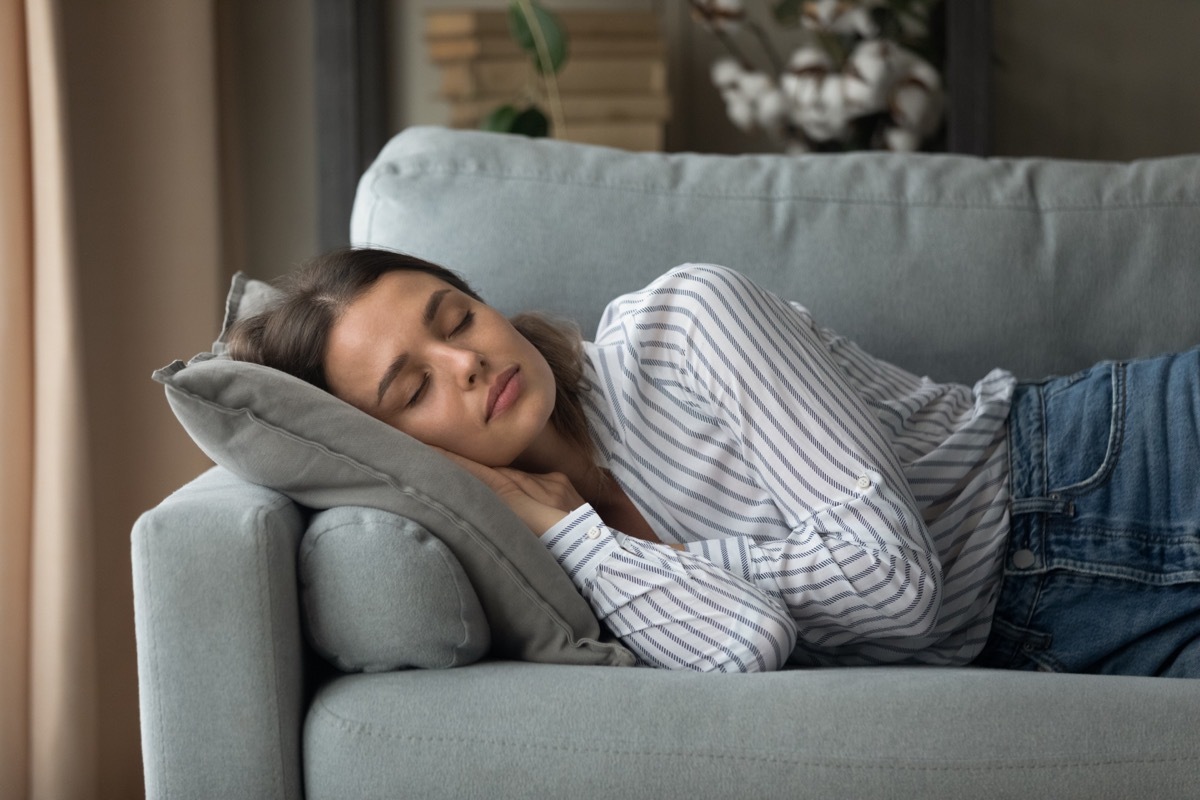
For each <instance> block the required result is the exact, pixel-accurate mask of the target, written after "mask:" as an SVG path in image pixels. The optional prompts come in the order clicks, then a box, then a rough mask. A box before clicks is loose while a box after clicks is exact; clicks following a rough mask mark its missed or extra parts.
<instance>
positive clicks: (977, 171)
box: [351, 127, 1200, 384]
mask: <svg viewBox="0 0 1200 800" xmlns="http://www.w3.org/2000/svg"><path fill="white" fill-rule="evenodd" d="M1197 220H1200V155H1193V156H1178V157H1173V158H1160V159H1150V160H1146V161H1138V162H1132V163H1094V162H1078V161H1065V160H1050V159H982V158H973V157H966V156H954V155H945V154H897V153H879V152H861V153H846V154H839V155H829V154H812V155H805V156H784V155H741V156H722V155H707V154H695V153H631V152H626V151H621V150H615V149H609V148H603V147H589V146H585V145H580V144H575V143H572V142H562V141H552V140H545V139H540V140H531V139H528V138H526V137H523V136H509V135H502V134H494V133H483V132H479V131H458V130H446V129H443V128H432V127H412V128H408V129H406V130H404V131H403V132H402V133H400V134H399V135H398V136H396V137H395V138H393V139H392V140H391V141H390V142H389V143H388V144H387V146H385V147H384V148H383V150H382V152H380V154H379V156H378V157H377V158H376V160H375V162H374V163H373V164H372V166H371V167H370V168H369V169H368V170H367V171H366V173H365V174H364V175H363V177H362V179H361V180H360V182H359V187H358V194H357V196H356V198H355V206H354V213H353V216H352V218H351V241H352V242H353V243H355V244H359V245H368V244H373V245H377V246H380V247H386V248H389V249H393V250H400V251H403V252H405V253H409V254H411V255H414V256H418V257H421V258H426V259H428V260H430V261H434V262H436V263H439V264H442V265H443V266H446V267H449V268H450V269H452V270H455V271H456V272H459V273H461V274H462V275H463V276H464V277H465V278H466V279H467V280H468V281H469V282H470V283H471V285H472V286H473V287H474V288H475V289H477V290H478V291H479V292H480V293H481V294H482V295H483V297H484V298H486V299H487V300H488V302H489V303H491V304H492V305H494V306H496V307H497V308H499V309H500V310H502V311H504V312H505V313H513V312H516V311H526V310H530V309H540V310H545V311H550V312H554V313H560V314H564V315H566V316H569V317H571V318H573V319H575V320H576V321H577V322H578V323H579V324H580V325H581V326H582V328H583V331H584V334H585V336H589V337H590V336H591V335H592V334H593V333H594V331H595V325H596V322H597V321H598V320H599V318H600V314H601V312H602V311H603V310H604V306H605V304H606V303H608V302H609V301H610V300H612V299H613V298H614V297H616V296H617V295H620V294H622V293H625V292H629V291H634V290H636V289H640V288H642V287H643V286H645V285H646V284H647V283H649V282H650V281H651V280H653V279H654V278H656V277H658V276H659V275H661V274H662V273H664V272H666V271H667V270H668V269H670V268H671V267H674V266H677V265H679V264H683V263H687V262H703V263H716V264H722V265H724V266H727V267H731V268H733V269H736V270H738V271H739V272H742V273H744V274H745V275H747V276H749V277H750V278H752V279H753V280H755V281H756V282H757V283H759V284H760V285H762V286H763V287H765V288H767V289H770V290H771V291H773V292H775V293H776V294H778V295H780V296H781V297H784V298H786V299H788V300H795V301H797V302H799V303H801V304H803V305H804V306H805V307H806V308H808V309H809V310H810V311H812V312H813V315H814V317H815V318H816V319H817V321H818V322H820V323H821V324H822V325H825V326H828V327H830V328H832V329H834V330H836V331H837V332H838V333H840V334H843V335H845V336H847V337H849V338H850V339H852V340H853V341H855V342H857V343H858V344H859V345H861V346H862V347H863V348H864V349H866V351H867V352H868V353H871V354H872V355H874V356H877V357H879V358H883V359H885V360H887V361H890V362H892V363H895V364H898V365H900V366H902V367H905V368H907V369H909V370H910V371H913V372H916V373H917V374H924V375H929V376H930V377H932V378H934V379H935V380H946V381H960V382H965V383H968V384H970V383H974V382H975V381H976V380H978V379H979V378H981V377H983V375H985V374H986V373H987V372H988V371H989V370H990V369H992V368H993V367H1004V368H1007V369H1010V370H1012V371H1013V372H1015V373H1016V374H1017V375H1018V376H1019V377H1021V378H1028V379H1039V378H1042V377H1045V376H1047V375H1049V374H1053V373H1059V374H1063V373H1070V372H1074V371H1075V370H1077V369H1081V368H1083V367H1087V366H1090V365H1092V364H1093V363H1095V362H1097V361H1100V360H1102V359H1107V358H1127V357H1132V356H1137V355H1149V354H1152V353H1156V352H1162V351H1166V350H1180V349H1185V348H1187V347H1190V346H1192V345H1194V344H1195V343H1196V342H1200V314H1197V313H1196V298H1197V297H1200V265H1198V264H1197V260H1196V253H1200V224H1197ZM1164 286H1170V287H1171V290H1170V291H1163V287H1164Z"/></svg>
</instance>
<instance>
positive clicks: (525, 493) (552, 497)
mask: <svg viewBox="0 0 1200 800" xmlns="http://www.w3.org/2000/svg"><path fill="white" fill-rule="evenodd" d="M433 449H434V450H437V451H438V452H439V453H441V454H442V455H444V456H445V457H446V458H448V459H450V460H451V461H453V462H454V463H455V464H458V465H459V466H460V467H462V468H463V469H465V470H466V471H467V472H469V473H471V474H472V475H474V476H475V477H476V478H478V479H479V480H481V481H483V482H484V484H486V485H487V487H488V488H489V489H491V490H492V491H493V492H495V493H496V496H497V497H499V498H500V499H501V500H503V501H504V503H505V505H507V506H508V507H509V508H510V509H512V511H513V513H515V514H516V515H517V516H518V517H520V518H521V521H522V522H524V523H525V524H526V525H528V526H529V529H530V530H531V531H533V532H534V533H536V534H537V535H538V536H541V535H542V534H543V533H545V532H546V531H548V530H550V529H551V528H552V527H554V526H555V525H556V524H557V523H558V521H559V520H561V519H562V518H563V517H565V516H566V515H567V513H568V512H570V511H572V510H574V509H576V508H578V507H579V506H581V505H583V502H584V501H583V498H582V497H580V495H579V492H577V491H575V487H574V486H572V485H571V481H570V480H568V479H567V476H566V475H563V474H561V473H558V472H550V473H547V474H545V475H533V474H530V473H528V472H522V471H521V470H519V469H512V468H511V467H487V466H484V465H483V464H480V463H478V462H476V461H471V460H470V459H468V458H463V457H462V456H460V455H458V454H457V453H451V452H450V451H449V450H443V449H442V448H440V447H435V448H433Z"/></svg>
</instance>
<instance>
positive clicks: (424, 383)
mask: <svg viewBox="0 0 1200 800" xmlns="http://www.w3.org/2000/svg"><path fill="white" fill-rule="evenodd" d="M428 386H429V373H428V372H426V373H425V374H424V375H423V376H422V377H421V385H420V386H418V387H417V390H416V391H415V392H413V396H412V397H410V398H409V399H408V402H407V403H405V404H404V407H405V408H412V407H413V406H415V405H416V404H417V401H418V400H420V399H421V396H422V395H424V394H425V389H426V387H428Z"/></svg>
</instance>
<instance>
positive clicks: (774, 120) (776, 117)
mask: <svg viewBox="0 0 1200 800" xmlns="http://www.w3.org/2000/svg"><path fill="white" fill-rule="evenodd" d="M754 109H755V117H756V118H757V121H758V124H759V126H760V127H762V128H766V129H768V130H770V129H772V128H777V127H779V125H780V124H782V122H783V119H784V117H785V116H786V115H787V111H788V101H787V98H786V97H785V96H784V94H783V92H782V91H781V90H779V89H775V88H772V89H771V90H770V91H768V92H767V93H766V94H763V95H762V96H760V97H759V98H758V102H757V103H756V104H755V107H754Z"/></svg>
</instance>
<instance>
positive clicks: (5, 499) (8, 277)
mask: <svg viewBox="0 0 1200 800" xmlns="http://www.w3.org/2000/svg"><path fill="white" fill-rule="evenodd" d="M213 27H214V25H213V10H212V4H211V2H207V1H206V0H172V2H169V3H159V2H153V3H150V2H143V1H142V0H105V2H102V3H97V2H91V1H90V0H74V1H72V0H24V2H22V0H0V797H3V798H10V797H11V798H23V797H31V798H53V799H54V800H68V799H69V798H110V797H113V798H115V797H122V798H124V797H138V796H141V795H142V782H141V760H140V740H139V736H138V706H137V673H136V655H135V648H134V640H133V606H132V589H131V570H130V561H129V529H130V526H131V525H132V524H133V522H134V520H135V519H136V517H137V515H138V514H139V513H140V512H141V511H143V510H144V509H146V508H148V507H150V506H152V505H154V504H155V503H156V502H158V500H160V499H161V498H162V497H163V496H164V495H165V494H166V493H167V492H169V491H170V490H171V489H172V488H174V487H175V486H178V485H179V484H180V483H182V482H183V481H185V480H187V479H188V478H190V477H192V476H194V475H195V474H197V473H198V472H199V471H200V470H201V469H202V468H203V467H204V466H205V465H206V462H205V461H204V459H203V457H202V456H201V455H200V454H199V453H198V451H197V450H196V449H195V447H194V446H192V445H191V443H190V442H188V441H187V439H186V437H185V436H184V435H183V434H182V432H181V431H180V429H179V428H178V426H177V424H176V423H175V422H174V420H173V418H171V416H170V413H169V410H168V409H167V407H166V404H165V402H164V401H163V399H162V394H161V391H160V390H159V389H158V388H157V387H156V386H155V385H154V384H152V383H151V382H150V381H149V374H150V372H151V370H152V369H154V368H155V367H156V366H160V365H161V364H163V363H165V362H167V361H169V360H170V359H171V358H175V357H180V356H186V355H189V354H191V353H192V352H195V351H197V350H199V349H201V348H203V347H204V346H205V345H206V343H207V342H208V341H209V340H211V338H212V335H213V332H214V330H215V326H216V324H217V320H218V317H219V294H220V291H221V287H222V285H223V284H224V281H225V275H224V270H223V269H222V268H221V265H220V263H219V253H220V249H221V248H220V230H219V224H218V219H219V213H218V212H219V209H218V200H217V198H218V188H219V187H218V185H217V175H218V168H217V167H218V165H217V128H218V126H217V120H216V116H217V114H216V102H215V85H216V76H215V67H214V49H215V48H214V42H213Z"/></svg>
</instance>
